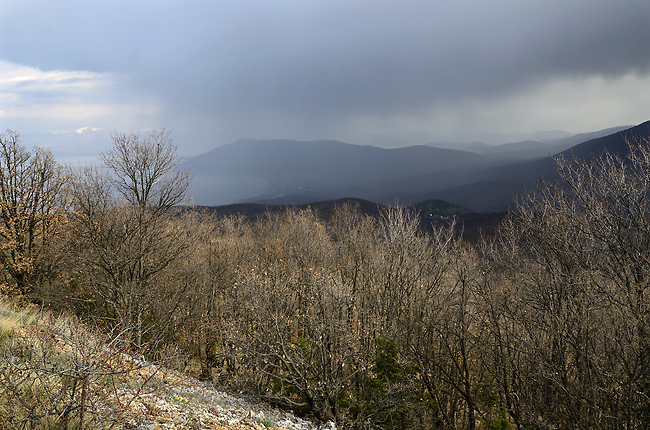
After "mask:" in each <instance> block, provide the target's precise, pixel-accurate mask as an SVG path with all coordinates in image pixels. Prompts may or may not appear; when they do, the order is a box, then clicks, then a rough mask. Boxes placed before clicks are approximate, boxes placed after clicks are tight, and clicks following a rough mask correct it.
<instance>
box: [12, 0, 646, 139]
mask: <svg viewBox="0 0 650 430" xmlns="http://www.w3.org/2000/svg"><path fill="white" fill-rule="evenodd" d="M0 13H1V14H2V15H4V16H3V22H4V23H6V25H4V26H3V27H2V29H0V33H1V36H0V53H2V54H1V55H2V58H1V59H3V60H5V61H12V62H15V63H20V64H26V65H30V66H34V67H38V68H40V69H47V70H51V69H75V70H89V71H94V72H100V73H116V74H122V75H123V76H125V77H126V78H125V79H124V81H123V82H125V83H126V84H128V87H127V88H124V89H123V91H126V92H132V93H135V94H143V96H147V97H155V98H157V99H158V100H159V101H160V103H161V104H164V105H165V107H166V111H167V118H165V121H166V122H167V123H169V124H172V125H173V124H174V122H175V121H180V122H182V121H187V122H188V123H190V122H192V121H195V122H196V121H202V122H203V124H204V125H203V127H207V128H210V127H213V128H214V129H218V130H220V131H221V132H223V134H224V135H232V137H239V136H242V135H249V136H259V137H291V136H299V137H303V136H306V135H307V134H309V132H312V133H313V134H314V136H313V137H314V138H316V137H328V135H324V134H323V133H331V134H330V135H335V134H336V130H337V128H341V127H344V125H345V124H346V123H350V122H351V121H353V120H354V118H358V117H359V118H360V117H363V118H390V117H391V116H393V115H399V116H408V115H415V116H417V115H419V114H420V113H421V112H423V111H427V110H431V109H435V108H436V107H438V106H445V105H446V104H450V103H456V102H458V101H459V100H461V101H462V100H489V99H490V98H494V97H507V96H508V95H509V94H516V93H517V92H519V91H522V90H524V89H526V88H530V87H531V86H533V87H534V86H539V85H543V84H544V83H547V82H551V81H554V80H558V79H583V78H588V77H593V76H600V77H604V78H606V79H610V78H614V77H618V76H623V75H625V74H628V73H636V74H639V75H647V74H648V72H649V69H650V30H649V29H650V25H649V24H650V3H649V2H647V1H641V0H636V1H635V0H632V1H624V2H613V1H609V0H596V1H594V0H589V1H587V0H575V1H526V2H519V1H514V0H507V1H506V0H500V1H492V2H486V1H482V0H460V1H455V2H450V1H431V0H427V1H424V0H422V1H403V2H395V1H388V0H379V1H372V2H371V1H349V0H347V1H308V2H306V1H298V0H257V1H243V0H237V1H234V0H233V1H172V0H167V1H151V2H145V1H139V2H138V1H128V2H126V1H123V2H114V1H105V2H89V1H79V2H63V3H61V2H38V1H33V2H29V1H26V2H25V1H20V2H18V1H12V0H9V2H8V3H6V4H5V3H3V5H2V6H0ZM126 84H125V85H126ZM205 124H209V125H205ZM195 125H196V124H195ZM292 133H293V134H292ZM265 134H266V136H264V135H265ZM318 134H321V135H320V136H318ZM272 135H273V136H272Z"/></svg>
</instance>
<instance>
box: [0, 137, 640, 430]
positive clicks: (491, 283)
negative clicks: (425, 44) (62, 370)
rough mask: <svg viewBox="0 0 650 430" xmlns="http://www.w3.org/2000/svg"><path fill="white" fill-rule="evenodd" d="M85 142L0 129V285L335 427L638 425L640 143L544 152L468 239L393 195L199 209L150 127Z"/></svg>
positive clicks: (170, 151)
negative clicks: (318, 204) (619, 150)
mask: <svg viewBox="0 0 650 430" xmlns="http://www.w3.org/2000/svg"><path fill="white" fill-rule="evenodd" d="M101 158H102V162H103V165H102V166H94V167H87V168H82V169H70V168H66V167H63V166H60V165H58V164H57V163H56V161H55V160H54V159H53V157H52V155H51V154H50V153H49V152H48V151H46V150H43V149H35V150H33V151H29V150H28V149H27V148H26V147H25V146H24V145H23V144H22V143H21V142H20V139H19V136H18V134H17V133H15V132H12V131H7V132H5V133H4V134H2V135H1V141H0V214H1V216H2V221H1V226H0V241H1V242H0V265H1V269H2V272H1V276H2V278H1V280H2V289H3V294H4V295H6V296H10V297H14V298H21V299H22V300H24V301H25V302H33V303H38V304H40V305H41V306H43V307H50V308H52V309H55V310H57V311H62V312H63V311H66V312H73V313H75V314H77V315H78V316H80V317H82V318H83V319H84V320H85V321H86V322H87V323H88V324H90V325H92V326H94V327H98V328H101V329H103V330H105V331H106V333H116V332H119V333H120V334H121V335H122V336H123V335H124V333H127V334H128V335H129V340H130V343H131V345H132V346H133V348H141V347H143V346H146V347H147V349H146V351H147V354H148V355H149V357H148V358H149V359H151V360H158V359H161V358H169V357H175V360H174V361H171V363H175V364H176V365H177V366H178V367H180V368H182V369H184V370H186V371H188V372H195V373H196V374H197V375H200V377H201V378H204V379H209V380H214V381H215V383H216V384H217V385H218V386H220V387H223V388H226V389H229V390H233V391H237V392H242V393H246V394H249V395H254V396H258V397H260V398H263V399H266V400H267V401H270V402H272V403H274V404H276V405H279V406H282V407H286V408H291V409H293V410H295V411H297V412H298V413H301V414H305V415H306V416H309V417H312V418H314V419H316V420H321V421H327V420H334V421H335V422H336V423H337V425H338V426H339V428H351V429H356V428H358V429H409V428H411V429H468V430H469V429H478V428H483V429H515V428H516V429H593V428H601V429H647V428H650V398H649V397H650V332H649V330H650V327H649V325H650V314H649V312H650V288H649V283H650V253H649V252H650V223H649V222H648V220H649V217H650V201H649V200H648V197H649V196H648V190H649V189H650V148H649V146H648V141H647V140H644V141H634V142H630V148H629V153H628V154H626V155H625V156H624V157H623V158H619V156H617V155H612V154H607V153H605V154H603V155H602V156H601V157H599V158H595V159H593V160H589V161H579V160H565V159H561V158H558V159H557V160H556V162H557V168H558V171H559V173H560V176H561V178H562V182H558V183H544V182H542V183H540V184H539V186H538V187H537V188H536V189H534V190H531V191H530V192H528V193H527V194H525V195H523V196H520V197H519V199H518V203H517V207H516V210H514V211H513V212H512V213H511V214H510V215H509V216H508V217H507V219H506V220H505V221H504V222H503V224H502V225H501V227H500V228H499V230H498V232H497V234H496V235H495V236H494V237H489V238H484V240H481V241H479V242H477V243H474V242H472V243H470V242H468V241H466V240H464V239H463V237H462V234H459V233H458V229H457V228H455V227H456V226H454V225H445V226H435V227H434V228H429V227H430V226H422V225H421V223H422V221H421V218H420V217H419V216H418V214H417V213H415V212H413V211H412V210H409V209H406V208H403V207H399V206H397V205H396V206H394V207H390V208H387V209H383V210H382V211H381V213H380V215H379V216H369V215H365V214H363V213H362V212H361V211H360V210H359V209H358V208H357V207H355V206H354V205H353V204H342V205H339V206H338V207H337V208H336V210H335V211H334V213H333V214H331V215H330V216H328V217H326V218H325V217H322V216H320V215H319V214H318V213H317V212H316V211H314V210H310V209H295V210H290V209H287V210H286V211H284V212H282V213H267V214H266V215H264V216H261V217H260V218H259V219H257V220H255V221H250V220H247V219H245V218H243V217H238V216H228V217H216V216H214V215H213V214H210V213H208V212H204V211H201V210H193V209H191V207H190V206H188V204H189V203H190V201H189V200H188V199H187V197H188V196H187V195H186V194H187V189H188V186H189V184H190V181H191V177H190V175H189V174H188V173H187V172H182V171H180V172H179V171H177V170H176V166H177V164H178V159H177V157H176V154H175V147H174V144H173V142H172V139H171V136H170V135H169V133H168V132H166V131H164V130H161V131H156V132H153V133H151V134H150V135H148V136H138V135H133V134H117V135H115V136H114V138H113V145H112V146H111V147H110V148H108V149H107V150H106V152H105V153H104V154H102V157H101ZM180 208H183V209H180ZM423 227H427V228H423Z"/></svg>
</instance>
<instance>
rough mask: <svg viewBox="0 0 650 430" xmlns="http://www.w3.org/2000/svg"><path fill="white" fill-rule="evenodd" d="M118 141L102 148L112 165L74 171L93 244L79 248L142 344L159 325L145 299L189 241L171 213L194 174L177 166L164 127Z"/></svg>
mask: <svg viewBox="0 0 650 430" xmlns="http://www.w3.org/2000/svg"><path fill="white" fill-rule="evenodd" d="M113 143H114V147H113V148H112V149H111V150H109V151H107V152H106V153H104V154H102V160H104V163H105V165H106V168H107V169H98V168H96V167H89V168H87V169H85V170H83V171H82V172H80V173H79V174H78V175H77V178H76V181H75V215H76V217H75V220H76V227H77V229H78V233H79V237H81V238H82V239H83V240H84V241H85V244H87V245H88V249H87V250H86V251H84V252H83V253H82V254H81V258H82V260H83V261H84V262H85V264H86V265H87V267H88V268H89V269H91V270H92V271H91V272H90V273H92V276H91V277H90V279H87V282H89V283H90V285H91V286H92V288H93V290H94V291H95V293H96V294H97V295H98V296H99V297H100V298H101V299H102V302H103V303H104V304H106V305H108V306H109V308H110V309H112V311H113V317H114V318H116V319H117V320H118V321H119V322H120V323H121V324H124V325H125V326H129V327H133V328H134V332H135V340H136V343H137V344H141V342H142V340H143V336H144V335H145V334H146V332H147V330H149V329H152V328H153V327H155V326H157V325H158V326H159V325H160V321H149V322H148V323H147V324H148V326H147V327H145V326H144V324H145V311H146V310H147V300H146V298H147V297H154V296H155V294H153V293H154V291H153V290H152V289H153V288H154V287H155V286H156V282H157V280H159V279H161V277H162V276H163V272H164V271H165V270H166V269H167V268H168V267H169V265H170V264H171V263H172V262H173V261H175V260H177V259H178V258H180V257H181V256H182V255H183V254H184V252H185V251H186V250H187V249H188V248H189V241H188V238H189V235H188V233H187V232H186V231H184V229H183V227H182V224H181V223H180V222H179V221H178V220H176V219H174V218H173V215H174V207H175V206H176V205H178V204H180V203H182V202H183V201H184V199H185V198H186V192H187V189H188V187H189V184H190V179H191V178H190V175H189V173H188V172H185V171H180V172H179V171H177V170H176V167H177V165H178V159H177V157H176V154H175V150H176V147H175V146H174V144H173V141H172V140H171V137H170V135H169V133H167V132H166V131H165V130H162V131H160V132H157V131H154V132H152V133H151V134H150V135H149V136H148V137H147V138H142V137H140V136H138V135H133V134H129V135H126V134H117V135H115V136H113ZM167 288H171V286H167ZM183 288H184V287H183Z"/></svg>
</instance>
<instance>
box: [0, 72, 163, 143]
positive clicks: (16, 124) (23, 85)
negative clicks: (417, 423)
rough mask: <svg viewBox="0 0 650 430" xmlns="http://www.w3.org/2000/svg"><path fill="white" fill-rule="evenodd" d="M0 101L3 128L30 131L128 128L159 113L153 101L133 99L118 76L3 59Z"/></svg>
mask: <svg viewBox="0 0 650 430" xmlns="http://www.w3.org/2000/svg"><path fill="white" fill-rule="evenodd" d="M0 100H1V106H2V107H1V108H0V121H2V128H13V129H16V130H17V131H21V129H22V128H24V127H29V130H25V131H29V132H52V131H57V130H68V131H73V130H77V129H80V128H84V127H86V128H89V129H93V128H97V127H95V126H96V125H99V124H101V125H102V127H105V126H109V127H113V128H116V129H121V128H123V127H126V128H129V127H132V126H133V125H134V124H142V123H147V122H148V120H149V121H151V120H150V118H153V117H155V116H156V115H158V114H159V113H160V108H159V106H158V104H157V103H155V102H153V101H147V100H146V98H144V97H142V96H141V95H140V96H138V97H136V93H135V92H133V91H130V89H129V83H128V81H127V80H126V79H124V78H123V77H121V76H118V75H112V74H109V73H97V72H88V71H79V70H51V71H47V70H40V69H37V68H35V67H30V66H25V65H21V64H14V63H10V62H6V61H0ZM36 118H38V119H39V121H30V120H33V119H36ZM34 126H37V128H35V127H34ZM156 126H157V124H156Z"/></svg>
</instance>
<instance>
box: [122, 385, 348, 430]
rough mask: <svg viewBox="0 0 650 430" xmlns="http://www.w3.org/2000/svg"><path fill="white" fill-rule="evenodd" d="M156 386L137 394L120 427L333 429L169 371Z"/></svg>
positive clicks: (141, 428) (143, 429) (145, 428)
mask: <svg viewBox="0 0 650 430" xmlns="http://www.w3.org/2000/svg"><path fill="white" fill-rule="evenodd" d="M152 383H153V385H154V386H155V387H156V388H155V389H152V390H148V392H146V393H144V394H141V395H140V396H138V397H137V398H136V399H135V400H134V401H133V402H132V403H131V404H129V406H128V408H129V410H128V411H127V412H126V413H125V414H124V415H123V418H122V420H123V421H124V422H123V423H122V424H121V428H123V429H138V430H154V429H219V430H223V429H228V430H230V429H246V430H248V429H255V430H266V429H278V430H336V426H335V425H334V423H331V422H330V423H327V424H324V425H320V426H319V425H316V424H314V423H311V422H309V421H305V420H303V419H300V418H298V417H296V416H294V415H292V414H291V413H288V412H284V411H281V410H279V409H276V408H272V407H271V406H269V405H267V404H264V403H261V402H256V401H254V400H246V399H244V398H241V397H236V396H233V395H230V394H227V393H225V392H223V391H220V390H217V389H216V388H214V387H213V386H212V385H211V384H208V383H205V382H201V381H198V380H196V379H194V378H190V377H186V376H181V375H178V374H172V373H159V374H157V375H156V378H155V380H152Z"/></svg>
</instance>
